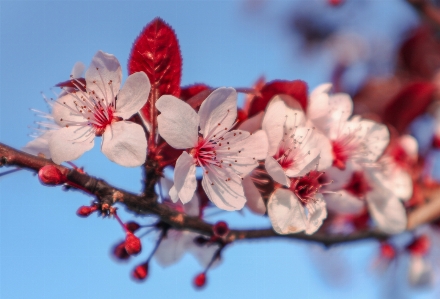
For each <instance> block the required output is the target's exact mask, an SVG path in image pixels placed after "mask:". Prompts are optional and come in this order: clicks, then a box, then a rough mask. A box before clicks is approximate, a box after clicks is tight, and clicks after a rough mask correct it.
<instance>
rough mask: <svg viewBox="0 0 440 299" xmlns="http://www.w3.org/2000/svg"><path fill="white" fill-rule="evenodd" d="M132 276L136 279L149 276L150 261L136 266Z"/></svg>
mask: <svg viewBox="0 0 440 299" xmlns="http://www.w3.org/2000/svg"><path fill="white" fill-rule="evenodd" d="M131 275H132V277H133V278H134V279H135V280H138V281H142V280H144V279H146V278H147V276H148V263H144V264H141V265H139V266H137V267H136V268H134V270H133V272H131Z"/></svg>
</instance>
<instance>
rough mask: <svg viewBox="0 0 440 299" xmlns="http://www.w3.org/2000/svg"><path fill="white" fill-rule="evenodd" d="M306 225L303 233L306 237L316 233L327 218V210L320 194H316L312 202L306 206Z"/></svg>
mask: <svg viewBox="0 0 440 299" xmlns="http://www.w3.org/2000/svg"><path fill="white" fill-rule="evenodd" d="M307 210H308V215H307V220H308V221H307V223H306V229H305V233H306V234H308V235H311V234H313V233H314V232H316V231H317V230H318V229H319V228H320V227H321V225H322V222H323V221H324V219H325V218H327V208H326V205H325V201H324V199H323V196H322V194H316V195H315V200H314V202H311V203H309V204H307Z"/></svg>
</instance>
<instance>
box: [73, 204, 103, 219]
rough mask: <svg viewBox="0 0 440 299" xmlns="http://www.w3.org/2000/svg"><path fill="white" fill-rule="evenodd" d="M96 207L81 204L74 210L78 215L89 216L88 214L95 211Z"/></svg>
mask: <svg viewBox="0 0 440 299" xmlns="http://www.w3.org/2000/svg"><path fill="white" fill-rule="evenodd" d="M97 209H98V208H97V207H96V206H91V207H88V206H81V207H79V209H78V210H77V211H76V215H78V216H79V217H84V218H85V217H89V216H90V214H92V213H93V212H95V211H96V210H97Z"/></svg>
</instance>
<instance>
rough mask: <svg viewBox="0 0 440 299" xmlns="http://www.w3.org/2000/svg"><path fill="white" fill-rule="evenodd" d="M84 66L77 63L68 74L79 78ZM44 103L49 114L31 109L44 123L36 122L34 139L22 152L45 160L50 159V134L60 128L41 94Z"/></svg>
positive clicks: (46, 99)
mask: <svg viewBox="0 0 440 299" xmlns="http://www.w3.org/2000/svg"><path fill="white" fill-rule="evenodd" d="M84 68H85V66H84V64H83V63H82V62H77V63H75V65H74V66H73V68H72V71H71V73H70V77H71V78H79V77H81V76H82V74H83V73H84ZM65 94H66V93H65V92H62V93H61V94H60V95H59V96H58V97H61V96H63V95H65ZM43 98H44V101H45V102H46V104H47V105H48V106H49V111H50V112H49V113H47V112H43V111H40V110H36V109H31V110H32V111H34V112H35V113H36V115H37V116H38V117H41V118H43V119H44V121H37V122H36V124H38V127H37V128H35V131H36V132H34V133H33V134H32V135H31V137H33V138H34V139H33V140H31V141H29V142H28V143H27V144H26V145H25V146H24V147H23V148H22V150H23V151H24V152H26V153H28V154H32V155H36V156H42V157H44V158H46V159H50V158H51V155H50V151H49V140H50V139H51V138H52V134H53V132H54V131H55V130H58V129H60V128H61V127H60V126H59V125H58V124H57V123H56V122H55V121H54V119H53V116H52V115H51V112H52V106H53V102H51V101H50V100H49V99H48V98H46V96H45V95H44V94H43Z"/></svg>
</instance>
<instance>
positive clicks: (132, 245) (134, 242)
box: [125, 233, 142, 255]
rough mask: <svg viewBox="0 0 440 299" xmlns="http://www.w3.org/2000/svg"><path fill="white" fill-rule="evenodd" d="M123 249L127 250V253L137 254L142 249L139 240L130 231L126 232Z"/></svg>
mask: <svg viewBox="0 0 440 299" xmlns="http://www.w3.org/2000/svg"><path fill="white" fill-rule="evenodd" d="M125 250H127V253H128V254H129V255H134V254H138V253H139V252H141V250H142V244H141V240H140V239H139V238H138V237H136V236H135V235H133V234H132V233H127V237H126V238H125Z"/></svg>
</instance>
